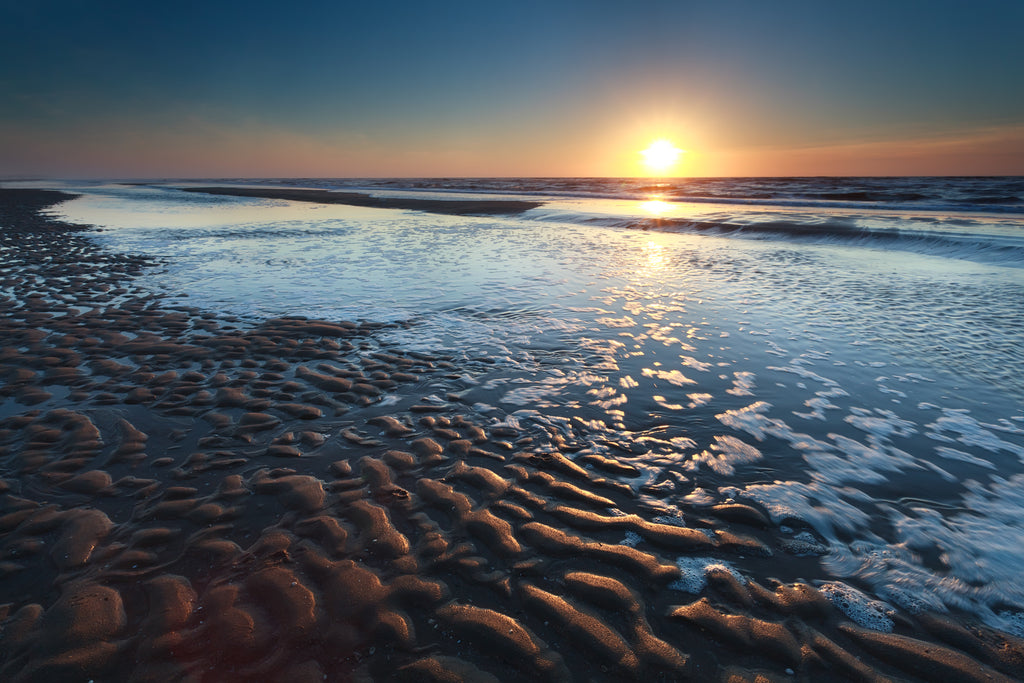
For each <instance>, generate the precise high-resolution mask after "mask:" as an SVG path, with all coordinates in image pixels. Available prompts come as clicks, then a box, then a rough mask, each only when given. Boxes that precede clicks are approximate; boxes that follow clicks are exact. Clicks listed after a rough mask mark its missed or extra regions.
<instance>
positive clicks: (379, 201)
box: [181, 187, 542, 216]
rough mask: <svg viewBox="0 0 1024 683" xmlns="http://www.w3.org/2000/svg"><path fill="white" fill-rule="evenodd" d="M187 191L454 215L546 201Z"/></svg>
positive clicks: (502, 211)
mask: <svg viewBox="0 0 1024 683" xmlns="http://www.w3.org/2000/svg"><path fill="white" fill-rule="evenodd" d="M181 189H183V190H184V191H186V192H200V193H203V194H217V195H227V196H230V197H257V198H260V199H287V200H290V201H296V202H316V203H318V204H347V205H349V206H366V207H370V208H375V209H404V210H408V211H428V212H430V213H443V214H449V215H453V216H462V215H472V216H498V215H511V214H518V213H523V212H524V211H529V210H530V209H536V208H537V207H538V206H540V205H541V204H542V202H528V201H516V200H496V199H468V200H467V199H415V198H404V197H401V198H400V197H373V196H371V195H368V194H362V193H359V192H332V191H330V190H295V189H287V188H273V187H184V188H181Z"/></svg>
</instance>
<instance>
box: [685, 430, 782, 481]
mask: <svg viewBox="0 0 1024 683" xmlns="http://www.w3.org/2000/svg"><path fill="white" fill-rule="evenodd" d="M714 438H715V442H714V443H712V444H711V445H710V446H709V447H708V450H706V451H701V452H700V453H698V454H696V455H694V456H693V457H692V458H691V459H690V460H688V461H687V462H686V465H685V467H686V469H687V470H691V471H692V470H695V469H697V467H698V465H700V464H703V465H706V466H707V467H710V468H711V469H712V470H714V471H715V472H718V473H719V474H723V475H730V474H735V472H736V466H737V465H742V464H745V463H750V462H756V461H757V460H760V459H761V458H762V457H763V456H762V455H761V451H759V450H758V449H756V448H754V447H753V446H751V445H750V444H748V443H745V442H743V441H741V440H739V439H737V438H736V437H735V436H728V435H717V436H715V437H714Z"/></svg>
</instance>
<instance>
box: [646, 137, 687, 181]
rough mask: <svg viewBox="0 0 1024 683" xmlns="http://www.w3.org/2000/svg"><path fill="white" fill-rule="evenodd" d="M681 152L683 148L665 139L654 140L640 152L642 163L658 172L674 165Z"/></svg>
mask: <svg viewBox="0 0 1024 683" xmlns="http://www.w3.org/2000/svg"><path fill="white" fill-rule="evenodd" d="M682 153H683V150H681V149H679V148H678V147H676V146H675V145H673V144H672V143H671V142H670V141H668V140H665V139H661V140H655V141H654V142H652V143H651V145H650V147H648V148H647V149H645V150H643V151H641V152H640V154H641V155H642V156H643V158H644V165H645V166H646V167H647V168H649V169H650V170H652V171H656V172H658V173H663V172H665V171H667V170H669V169H670V168H672V167H673V166H675V165H676V163H677V162H678V161H679V155H681V154H682Z"/></svg>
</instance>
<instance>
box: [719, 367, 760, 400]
mask: <svg viewBox="0 0 1024 683" xmlns="http://www.w3.org/2000/svg"><path fill="white" fill-rule="evenodd" d="M732 374H733V381H732V388H731V389H726V390H725V393H727V394H732V395H733V396H753V395H754V392H753V391H752V389H753V388H754V377H755V375H754V373H752V372H734V373H732Z"/></svg>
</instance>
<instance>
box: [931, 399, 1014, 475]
mask: <svg viewBox="0 0 1024 683" xmlns="http://www.w3.org/2000/svg"><path fill="white" fill-rule="evenodd" d="M925 428H926V429H928V430H930V431H927V432H925V436H927V437H929V438H931V439H934V440H936V441H945V442H951V441H953V440H956V441H959V442H960V443H962V444H964V445H967V446H977V447H979V448H984V449H985V450H987V451H990V452H992V453H998V452H1001V451H1005V452H1009V453H1013V454H1014V455H1016V456H1017V457H1018V458H1019V459H1020V460H1021V462H1024V447H1022V446H1019V445H1017V444H1015V443H1011V442H1009V441H1005V440H1003V439H1000V438H999V437H998V436H996V435H995V434H993V433H992V432H990V431H989V430H988V429H985V426H984V425H983V423H981V422H978V421H977V420H975V419H974V418H973V417H971V416H970V415H969V414H968V413H967V411H966V410H953V409H950V408H943V409H942V417H940V418H938V419H937V420H935V422H931V423H929V424H927V425H925Z"/></svg>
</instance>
